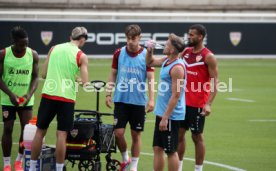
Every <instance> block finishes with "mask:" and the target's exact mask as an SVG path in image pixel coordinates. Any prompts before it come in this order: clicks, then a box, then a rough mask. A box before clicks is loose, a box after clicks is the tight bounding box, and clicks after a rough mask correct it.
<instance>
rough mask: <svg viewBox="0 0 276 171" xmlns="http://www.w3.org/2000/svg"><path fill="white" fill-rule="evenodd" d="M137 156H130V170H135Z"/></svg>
mask: <svg viewBox="0 0 276 171" xmlns="http://www.w3.org/2000/svg"><path fill="white" fill-rule="evenodd" d="M138 161H139V157H131V164H130V170H131V171H137V166H138Z"/></svg>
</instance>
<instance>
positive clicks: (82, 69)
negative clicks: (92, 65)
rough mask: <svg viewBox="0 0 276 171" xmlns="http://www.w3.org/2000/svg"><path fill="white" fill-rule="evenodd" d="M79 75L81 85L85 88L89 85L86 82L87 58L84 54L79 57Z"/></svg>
mask: <svg viewBox="0 0 276 171" xmlns="http://www.w3.org/2000/svg"><path fill="white" fill-rule="evenodd" d="M80 75H81V83H82V85H83V86H84V87H85V86H86V85H89V80H88V57H87V56H86V54H84V53H82V55H81V56H80Z"/></svg>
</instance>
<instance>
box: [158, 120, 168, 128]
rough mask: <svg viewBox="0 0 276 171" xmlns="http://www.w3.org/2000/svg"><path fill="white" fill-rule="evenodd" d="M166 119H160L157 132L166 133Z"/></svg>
mask: <svg viewBox="0 0 276 171" xmlns="http://www.w3.org/2000/svg"><path fill="white" fill-rule="evenodd" d="M167 127H168V118H165V117H162V120H161V121H160V123H159V130H160V131H167V130H168V128H167Z"/></svg>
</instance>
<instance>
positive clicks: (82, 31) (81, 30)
mask: <svg viewBox="0 0 276 171" xmlns="http://www.w3.org/2000/svg"><path fill="white" fill-rule="evenodd" d="M87 34H88V32H87V29H86V28H85V27H75V28H74V29H73V30H72V33H71V37H72V39H73V40H80V39H81V38H82V37H84V38H85V40H87V39H88V35H87Z"/></svg>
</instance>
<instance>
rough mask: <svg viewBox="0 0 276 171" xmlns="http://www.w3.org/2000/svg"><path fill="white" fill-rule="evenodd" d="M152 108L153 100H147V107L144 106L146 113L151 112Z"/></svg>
mask: <svg viewBox="0 0 276 171" xmlns="http://www.w3.org/2000/svg"><path fill="white" fill-rule="evenodd" d="M153 108H154V101H153V100H150V101H148V103H147V107H146V111H147V113H149V112H152V111H153Z"/></svg>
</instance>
